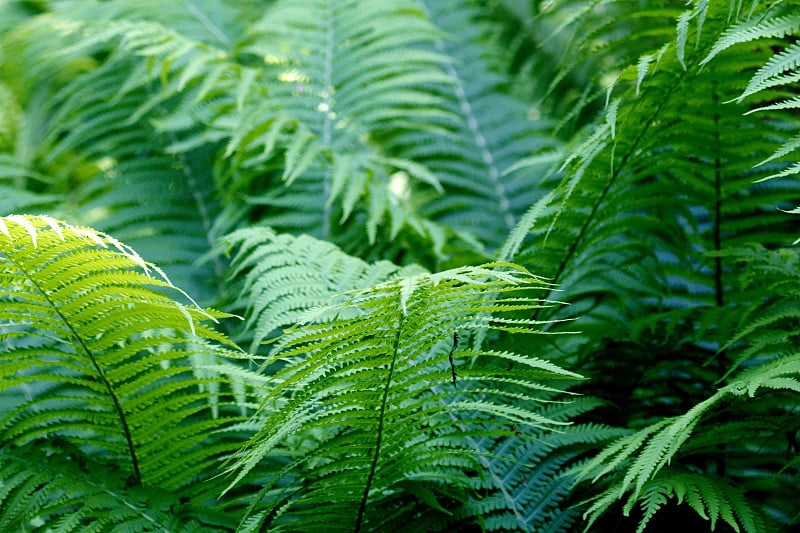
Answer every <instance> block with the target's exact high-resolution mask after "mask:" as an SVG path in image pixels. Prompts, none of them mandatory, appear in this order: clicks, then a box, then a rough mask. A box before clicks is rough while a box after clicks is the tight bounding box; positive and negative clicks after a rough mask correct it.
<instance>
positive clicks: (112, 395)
mask: <svg viewBox="0 0 800 533" xmlns="http://www.w3.org/2000/svg"><path fill="white" fill-rule="evenodd" d="M8 258H9V259H10V260H11V261H12V262H13V263H14V265H15V266H16V267H17V268H18V269H19V270H20V271H21V272H23V273H24V274H25V276H26V277H27V278H28V279H29V280H30V281H31V283H33V285H34V286H35V287H36V289H37V290H38V291H39V292H40V293H41V294H42V295H43V296H44V297H45V299H46V300H47V302H48V303H49V304H50V306H51V307H52V308H53V310H54V311H55V312H56V314H57V315H58V316H59V318H61V320H62V321H63V322H64V324H66V326H67V328H69V330H70V331H71V332H72V335H73V337H75V339H76V340H77V341H78V344H80V346H81V349H82V350H83V351H84V353H85V354H86V356H87V357H88V358H89V360H90V361H91V362H92V365H93V366H94V369H95V370H96V371H97V375H98V376H99V377H100V381H102V382H103V385H104V386H105V388H106V392H108V396H109V397H110V398H111V403H113V404H114V410H115V411H116V412H117V418H119V421H120V425H121V426H122V432H123V434H124V435H125V441H126V443H127V445H128V453H129V454H130V457H131V465H132V466H133V475H134V478H135V479H136V483H137V484H139V485H141V484H142V474H141V472H140V471H139V459H138V458H137V457H136V450H135V448H134V445H133V438H132V437H131V431H130V428H129V427H128V421H127V420H126V418H125V412H124V411H123V410H122V405H121V404H120V402H119V398H117V395H116V393H115V392H114V389H113V387H112V386H111V383H110V382H109V381H108V378H107V377H106V373H105V372H104V371H103V368H102V367H101V366H100V363H99V362H98V361H97V358H96V357H95V355H94V353H93V352H92V351H91V350H90V349H89V347H88V346H87V345H86V343H85V342H84V340H83V339H82V338H81V336H80V335H79V334H78V332H77V331H76V330H75V328H74V327H73V326H72V323H71V322H70V321H69V320H67V317H65V316H64V315H63V313H61V311H60V310H59V309H58V306H57V305H56V303H55V302H54V301H53V300H52V299H51V298H50V295H49V294H48V293H47V291H45V290H44V289H43V288H42V286H41V285H39V283H38V282H37V281H36V280H35V279H34V278H33V276H31V275H30V273H28V271H27V270H26V269H25V268H24V267H22V266H21V265H20V264H19V263H17V262H16V261H15V260H14V259H13V258H11V257H8Z"/></svg>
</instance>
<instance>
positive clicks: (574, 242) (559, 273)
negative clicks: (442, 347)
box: [533, 70, 687, 321]
mask: <svg viewBox="0 0 800 533" xmlns="http://www.w3.org/2000/svg"><path fill="white" fill-rule="evenodd" d="M686 72H687V71H685V70H684V71H681V73H680V75H679V76H678V79H677V80H676V82H675V83H672V84H669V88H668V89H667V93H666V94H665V95H664V97H663V98H661V99H660V101H659V103H658V105H657V106H656V108H655V110H654V111H653V112H652V113H651V114H650V117H649V118H648V119H647V122H646V123H645V124H644V126H643V127H642V128H641V129H640V130H639V133H638V134H637V135H636V138H635V139H633V142H632V143H631V145H630V148H629V149H628V151H627V152H626V153H625V155H624V156H623V157H622V160H621V161H620V164H619V165H617V166H616V167H614V170H613V172H611V175H610V177H609V179H608V181H606V184H605V186H604V187H603V190H602V191H601V192H600V194H599V195H598V196H597V199H596V200H595V202H594V205H592V209H591V211H590V212H589V214H588V215H587V216H586V218H585V219H584V221H583V223H582V224H581V228H580V230H578V234H577V235H576V236H575V238H574V239H573V240H572V243H571V244H570V247H569V249H568V250H567V253H566V254H564V257H563V258H562V259H561V262H560V263H559V265H558V268H557V269H556V272H555V274H554V275H553V277H552V282H553V283H554V284H557V283H558V282H559V280H560V278H561V276H562V275H563V274H564V270H566V268H567V264H568V263H569V260H570V259H571V258H572V256H573V255H575V252H576V251H577V249H578V244H579V243H580V242H581V240H582V239H583V237H584V235H585V234H586V232H587V231H588V229H589V224H590V222H591V221H592V220H593V219H594V217H595V215H596V214H597V211H598V209H599V208H600V206H601V205H602V203H603V200H604V199H605V197H606V195H607V194H608V192H609V191H610V190H611V186H612V185H613V184H614V183H615V182H616V180H617V178H618V177H619V176H620V174H622V170H623V169H624V168H625V167H626V165H627V163H628V160H629V159H630V158H631V157H632V156H633V154H634V153H636V149H637V146H638V145H639V143H640V142H641V141H642V139H643V138H644V135H645V133H647V131H648V130H649V129H650V126H652V125H653V123H654V122H655V121H656V118H657V117H658V116H659V114H660V113H661V110H662V109H663V108H664V106H666V105H667V102H669V101H670V99H671V98H672V95H673V94H674V93H675V91H676V90H677V89H678V86H680V82H681V81H682V78H683V77H684V76H685V75H686ZM552 292H553V289H550V290H548V294H547V296H546V297H545V299H549V298H550V294H552ZM544 308H545V307H539V308H537V309H536V312H535V313H534V315H533V320H534V321H536V320H539V315H540V314H541V312H542V309H544Z"/></svg>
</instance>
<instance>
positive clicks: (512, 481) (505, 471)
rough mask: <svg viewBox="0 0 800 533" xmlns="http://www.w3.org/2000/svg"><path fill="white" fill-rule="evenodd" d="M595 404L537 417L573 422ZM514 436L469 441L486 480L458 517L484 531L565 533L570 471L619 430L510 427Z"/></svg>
mask: <svg viewBox="0 0 800 533" xmlns="http://www.w3.org/2000/svg"><path fill="white" fill-rule="evenodd" d="M598 405H599V402H597V401H596V400H592V399H589V398H578V399H576V400H574V401H571V402H569V403H553V404H548V405H545V406H543V408H542V414H545V415H546V416H548V417H549V418H552V419H554V420H561V421H567V420H573V419H575V418H576V417H578V416H580V415H581V414H584V413H586V412H588V411H591V410H593V409H595V408H596V407H597V406H598ZM511 429H512V430H513V431H514V436H512V437H506V438H501V439H492V438H483V439H473V438H470V439H468V444H469V445H470V446H472V447H474V448H475V449H476V450H477V451H479V453H480V455H481V463H482V465H484V468H485V469H486V471H487V473H488V474H489V479H487V487H486V489H484V491H489V493H488V494H487V495H485V496H483V497H481V498H476V497H473V498H471V499H470V500H469V502H468V505H466V506H465V507H464V508H463V509H461V510H459V512H458V513H457V515H458V516H459V517H463V516H470V515H471V513H472V514H474V517H475V519H477V520H479V521H480V523H481V525H482V526H483V527H484V528H485V529H486V530H487V531H496V530H508V529H514V530H519V531H537V532H538V531H553V532H557V531H569V530H570V528H574V526H575V525H576V522H577V520H578V517H579V514H580V513H579V510H578V509H577V508H575V507H568V506H566V505H565V504H564V499H565V498H566V496H567V494H568V493H569V491H570V488H571V486H572V484H573V483H574V475H572V474H570V473H569V471H570V469H571V468H572V467H574V466H575V465H576V464H578V462H579V461H580V457H581V455H582V453H583V452H585V451H586V450H587V449H588V448H590V447H593V445H595V444H597V443H601V442H604V441H608V440H610V439H612V438H615V437H618V436H619V435H620V434H621V433H622V432H621V431H620V430H618V429H614V428H610V427H605V426H598V425H595V424H576V425H572V426H568V427H565V428H563V429H561V430H559V431H558V432H549V431H543V430H538V429H526V428H524V427H519V426H516V427H512V428H511Z"/></svg>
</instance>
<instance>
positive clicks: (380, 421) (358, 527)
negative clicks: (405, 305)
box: [355, 314, 404, 533]
mask: <svg viewBox="0 0 800 533" xmlns="http://www.w3.org/2000/svg"><path fill="white" fill-rule="evenodd" d="M403 322H404V321H403V315H402V314H401V315H400V322H399V324H397V333H396V334H395V336H394V349H393V350H392V362H391V363H390V364H389V372H388V373H387V374H386V384H385V385H384V387H383V399H382V400H381V410H380V414H379V415H378V437H377V439H376V441H375V451H374V452H373V454H372V464H371V465H370V467H369V474H368V475H367V482H366V484H365V485H364V494H363V495H362V496H361V505H359V507H358V517H357V518H356V527H355V533H360V531H361V526H362V525H363V523H364V512H365V511H366V509H367V499H368V498H369V491H370V488H371V487H372V479H373V478H374V477H375V470H376V469H377V466H378V458H379V457H380V454H381V439H382V437H383V423H384V420H385V417H386V403H387V400H388V398H389V387H391V385H392V377H393V374H394V367H395V364H396V363H397V348H398V346H399V345H400V334H401V333H402V331H403Z"/></svg>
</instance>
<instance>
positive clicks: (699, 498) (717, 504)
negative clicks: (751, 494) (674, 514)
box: [625, 469, 770, 533]
mask: <svg viewBox="0 0 800 533" xmlns="http://www.w3.org/2000/svg"><path fill="white" fill-rule="evenodd" d="M671 498H675V499H676V500H677V504H678V505H680V504H682V503H683V502H684V501H685V502H686V503H687V504H688V505H689V506H690V507H691V508H692V509H694V510H695V511H696V512H697V514H698V515H700V516H701V517H703V518H704V519H706V520H708V521H709V522H710V527H711V529H712V530H713V529H714V528H715V527H716V524H717V522H718V521H719V520H720V518H721V519H722V520H723V521H724V522H726V523H727V524H728V525H730V526H731V527H732V528H733V530H734V531H736V532H737V533H739V532H741V531H745V532H748V533H758V532H761V531H763V532H766V531H770V529H769V528H768V527H767V526H766V524H765V520H764V518H763V517H762V516H760V514H759V512H758V510H757V509H755V508H754V507H753V506H752V505H751V503H750V502H749V500H748V499H747V498H746V497H745V495H744V494H743V493H742V491H740V490H738V489H736V488H735V487H732V486H730V485H729V484H728V483H727V482H726V481H725V480H723V479H720V478H718V477H716V476H710V475H707V474H697V473H691V472H682V471H674V470H671V469H664V470H662V471H661V473H660V474H659V475H658V476H657V477H656V478H654V479H653V480H651V481H650V482H648V483H647V484H646V485H645V486H644V487H643V497H642V500H641V508H642V511H643V517H642V520H641V521H640V522H639V527H638V528H637V529H636V531H637V533H641V532H642V531H644V530H645V528H646V526H647V524H648V522H649V521H650V519H651V518H652V517H653V515H654V514H655V513H656V512H657V511H658V510H659V509H660V508H661V507H662V506H663V505H664V504H665V503H666V502H667V500H669V499H671ZM635 501H636V500H634V499H633V498H632V499H630V500H629V501H628V504H627V505H626V507H625V514H626V515H627V514H629V513H630V511H631V510H632V508H633V504H634V503H635Z"/></svg>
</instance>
